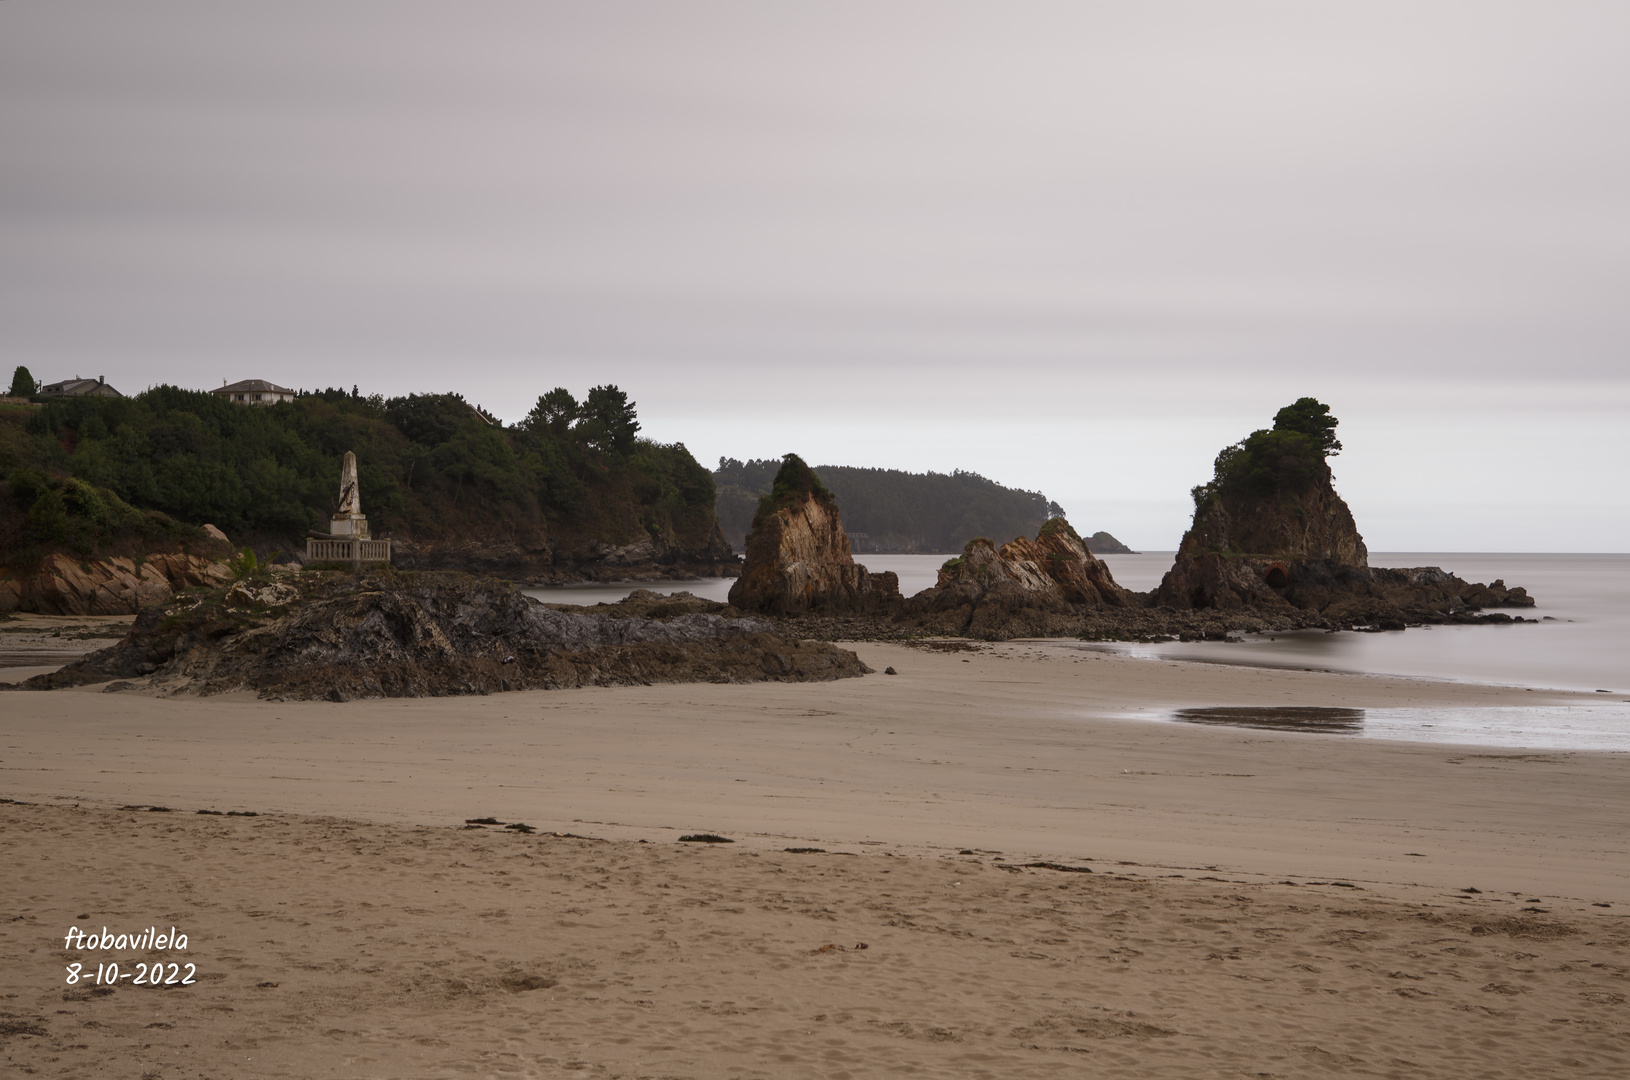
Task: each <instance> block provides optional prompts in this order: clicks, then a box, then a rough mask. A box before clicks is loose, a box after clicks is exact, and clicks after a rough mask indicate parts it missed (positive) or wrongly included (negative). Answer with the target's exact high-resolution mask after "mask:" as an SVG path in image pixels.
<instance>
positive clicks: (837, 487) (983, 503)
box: [713, 458, 1064, 552]
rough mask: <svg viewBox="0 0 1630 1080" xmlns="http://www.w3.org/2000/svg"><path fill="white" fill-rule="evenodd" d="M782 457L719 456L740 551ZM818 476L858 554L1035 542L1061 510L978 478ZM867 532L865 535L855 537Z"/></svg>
mask: <svg viewBox="0 0 1630 1080" xmlns="http://www.w3.org/2000/svg"><path fill="white" fill-rule="evenodd" d="M780 467H781V462H780V461H779V460H778V459H768V458H766V459H757V460H751V461H745V462H743V461H737V460H736V459H734V458H720V459H719V467H718V468H717V469H716V470H714V473H713V479H714V483H715V484H716V485H717V487H718V491H719V501H718V513H719V524H720V527H721V528H723V530H724V534H725V538H726V539H728V540H729V541H730V542H731V544H733V545H734V546H736V547H738V548H740V547H741V546H743V544H744V542H745V538H746V535H747V528H748V526H749V525H750V524H751V522H752V519H753V511H754V509H755V508H756V507H757V505H758V500H759V497H760V496H761V495H764V494H766V493H767V492H768V491H769V490H770V484H771V481H772V480H774V478H775V473H776V470H777V469H779V468H780ZM815 474H816V475H817V476H819V477H820V478H821V482H822V483H823V484H825V485H826V486H827V487H828V488H830V489H831V491H832V494H833V495H835V496H836V497H837V500H838V510H839V512H840V513H841V514H842V515H843V527H844V529H845V530H846V531H848V532H849V533H850V534H851V542H852V544H853V547H854V549H855V551H856V552H867V551H892V552H957V551H961V550H962V545H963V544H965V543H967V542H968V541H969V540H971V539H973V538H974V537H976V536H985V537H991V538H994V539H997V540H1010V539H1012V538H1013V537H1015V536H1020V535H1024V536H1033V535H1035V532H1036V530H1037V529H1038V528H1040V527H1041V524H1042V522H1044V521H1046V520H1047V519H1048V518H1050V517H1058V516H1061V515H1062V514H1063V512H1064V511H1063V509H1062V508H1060V507H1059V506H1058V504H1056V503H1054V502H1053V501H1052V500H1050V499H1048V498H1047V496H1045V495H1043V494H1042V493H1040V492H1039V491H1019V490H1016V489H1014V488H1009V487H1003V486H1002V485H1001V484H998V483H996V482H995V481H993V480H987V479H985V478H984V477H983V476H980V475H979V474H978V473H972V472H962V471H960V470H958V471H956V472H952V473H935V472H929V473H909V472H903V471H901V470H899V469H861V468H855V467H853V466H848V465H818V466H816V467H815ZM861 533H864V534H865V535H864V536H859V535H856V534H861Z"/></svg>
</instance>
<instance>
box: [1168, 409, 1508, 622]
mask: <svg viewBox="0 0 1630 1080" xmlns="http://www.w3.org/2000/svg"><path fill="white" fill-rule="evenodd" d="M1337 424H1338V421H1337V420H1336V418H1335V417H1333V416H1331V415H1330V410H1329V408H1328V407H1326V406H1325V405H1323V404H1321V403H1320V402H1318V401H1315V400H1314V399H1313V398H1301V399H1300V400H1298V401H1297V402H1295V403H1294V404H1292V405H1288V406H1286V407H1285V408H1283V409H1281V410H1279V412H1278V414H1277V415H1276V416H1275V417H1274V426H1273V428H1272V429H1271V430H1262V431H1256V432H1253V433H1252V434H1251V435H1250V436H1249V437H1247V438H1246V439H1245V440H1243V441H1242V442H1240V443H1238V444H1236V445H1234V446H1230V447H1228V448H1226V449H1225V450H1223V451H1222V453H1220V454H1218V455H1217V461H1216V467H1215V472H1214V476H1213V478H1212V480H1211V482H1210V483H1209V484H1205V485H1202V486H1200V487H1197V488H1195V489H1194V502H1195V510H1194V521H1193V524H1192V525H1191V526H1190V528H1189V530H1188V532H1187V533H1185V534H1184V536H1183V542H1182V543H1181V544H1180V545H1179V547H1178V551H1177V557H1176V559H1175V560H1174V562H1173V563H1172V568H1171V569H1170V570H1169V571H1167V573H1166V576H1165V578H1164V579H1163V580H1162V581H1161V583H1160V587H1159V588H1158V589H1157V590H1156V591H1155V593H1154V597H1153V599H1154V602H1155V603H1156V604H1158V605H1160V606H1162V607H1165V608H1170V609H1175V610H1179V611H1182V610H1189V609H1201V610H1206V609H1209V610H1215V611H1224V612H1226V611H1238V610H1253V611H1264V612H1273V611H1287V612H1288V611H1291V610H1293V609H1300V610H1302V611H1306V612H1316V613H1318V614H1319V615H1321V616H1323V617H1324V620H1325V621H1326V622H1329V623H1331V624H1332V625H1338V626H1339V625H1343V624H1347V623H1355V622H1373V621H1377V620H1379V621H1382V622H1386V623H1394V622H1395V623H1397V624H1398V625H1399V627H1400V628H1402V625H1403V622H1404V621H1406V620H1413V621H1419V620H1422V619H1427V618H1430V617H1431V616H1433V615H1434V614H1437V615H1448V614H1452V613H1453V612H1454V611H1455V610H1457V609H1462V608H1465V607H1477V606H1493V605H1496V604H1504V605H1508V606H1512V607H1525V606H1530V605H1532V603H1533V601H1532V600H1531V599H1529V598H1528V595H1527V593H1526V592H1525V591H1524V590H1522V589H1520V588H1517V589H1506V588H1505V586H1504V584H1503V583H1501V582H1496V583H1495V584H1494V585H1492V586H1484V585H1474V584H1471V583H1468V582H1465V581H1462V580H1461V579H1460V578H1457V577H1455V576H1454V575H1452V574H1446V573H1444V572H1443V571H1442V570H1440V569H1438V568H1436V567H1421V568H1417V569H1412V570H1377V569H1372V568H1371V567H1370V565H1369V552H1368V551H1367V549H1366V548H1365V546H1364V538H1363V537H1362V536H1360V535H1359V532H1358V526H1357V524H1356V523H1355V522H1354V521H1353V514H1352V511H1351V510H1349V509H1348V507H1347V504H1346V502H1344V501H1343V500H1342V498H1341V496H1340V495H1338V494H1336V489H1335V486H1334V483H1333V478H1332V476H1331V472H1330V466H1329V463H1328V462H1327V461H1326V457H1327V455H1334V454H1335V453H1337V452H1339V451H1340V449H1341V443H1340V442H1339V441H1337V439H1336V438H1335V429H1336V426H1337Z"/></svg>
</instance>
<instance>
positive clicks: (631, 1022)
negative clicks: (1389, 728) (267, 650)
mask: <svg viewBox="0 0 1630 1080" xmlns="http://www.w3.org/2000/svg"><path fill="white" fill-rule="evenodd" d="M857 648H858V650H859V651H860V652H861V654H862V656H863V657H864V658H865V659H866V660H867V661H868V662H869V663H870V664H871V665H872V666H873V667H876V668H878V669H879V671H881V670H882V668H883V667H884V666H886V665H893V666H895V667H896V668H898V669H899V671H900V672H901V674H899V675H898V676H894V677H889V676H883V675H874V676H868V677H867V678H865V679H856V680H847V681H843V682H839V683H831V684H814V685H809V684H805V685H779V684H776V685H758V686H676V687H652V688H623V689H600V690H582V691H571V692H562V693H547V692H529V693H520V694H508V695H494V696H492V697H486V698H462V699H438V700H429V701H405V702H404V701H390V702H355V703H350V704H345V705H333V704H327V703H302V704H296V703H279V704H270V703H265V702H259V701H255V700H252V699H248V698H244V699H237V700H223V699H219V698H217V699H206V700H198V699H190V698H177V699H167V700H166V699H158V698H153V697H148V696H143V695H139V694H130V693H121V694H101V693H98V692H96V689H95V688H86V689H82V690H75V691H59V692H55V693H50V694H17V693H9V694H5V695H3V696H0V710H3V715H4V719H3V720H0V794H3V795H5V796H7V797H9V798H13V799H18V800H22V801H24V802H26V803H29V804H31V805H15V804H11V805H4V806H0V829H3V831H0V866H4V867H5V868H6V871H7V872H6V876H5V884H4V885H3V886H0V899H3V900H4V901H5V909H4V910H0V960H3V961H4V963H0V1013H4V1014H6V1015H4V1016H0V1062H3V1063H4V1067H3V1068H0V1072H17V1073H23V1072H24V1071H26V1070H32V1071H33V1074H35V1075H87V1076H88V1075H128V1076H142V1075H147V1074H153V1075H158V1076H162V1077H193V1076H310V1075H334V1076H382V1077H383V1076H455V1075H456V1076H472V1075H474V1076H482V1075H493V1076H500V1075H502V1076H576V1075H581V1076H596V1077H598V1076H626V1077H681V1076H683V1077H693V1076H694V1077H715V1076H719V1077H743V1078H746V1077H753V1076H762V1077H772V1076H775V1077H781V1076H809V1077H843V1076H852V1077H860V1076H868V1077H873V1076H875V1077H882V1076H899V1075H918V1076H959V1077H960V1076H991V1077H1012V1076H1053V1075H1067V1076H1075V1075H1092V1076H1098V1075H1104V1076H1184V1077H1193V1076H1237V1075H1277V1076H1289V1077H1294V1076H1304V1075H1315V1074H1324V1073H1335V1074H1352V1075H1381V1076H1433V1077H1458V1076H1466V1077H1472V1076H1476V1077H1499V1076H1525V1077H1533V1076H1553V1075H1567V1076H1602V1077H1608V1076H1614V1077H1617V1076H1622V1075H1625V1074H1626V1072H1627V1071H1630V1006H1627V1004H1626V998H1627V997H1630V925H1627V924H1626V921H1625V919H1624V916H1625V914H1626V913H1630V857H1627V855H1626V846H1627V841H1626V838H1627V837H1630V828H1627V827H1630V784H1627V783H1626V766H1627V765H1630V756H1627V755H1623V754H1603V753H1556V752H1545V753H1522V752H1509V751H1497V750H1473V749H1468V748H1464V747H1444V746H1434V745H1429V744H1407V743H1384V742H1379V741H1370V740H1361V739H1351V738H1332V737H1327V736H1311V735H1286V734H1277V733H1270V732H1259V731H1243V730H1229V729H1215V728H1201V727H1190V726H1179V725H1171V724H1159V723H1149V722H1142V721H1135V720H1126V719H1113V718H1112V717H1117V716H1122V715H1124V714H1127V713H1131V712H1133V711H1134V710H1137V709H1139V708H1143V709H1152V708H1154V707H1156V706H1168V705H1170V706H1180V705H1245V704H1275V705H1286V704H1303V705H1338V706H1339V705H1349V706H1357V707H1365V706H1370V707H1381V706H1400V705H1410V704H1418V705H1453V704H1462V705H1467V706H1477V705H1498V704H1513V703H1517V704H1534V703H1538V702H1542V701H1551V700H1566V698H1563V697H1558V696H1556V695H1546V694H1542V693H1528V692H1524V691H1522V690H1521V689H1501V688H1488V687H1470V686H1454V685H1445V684H1434V683H1427V682H1422V681H1416V680H1399V679H1384V678H1375V677H1361V676H1345V675H1330V674H1319V673H1307V672H1285V671H1265V670H1251V669H1241V668H1229V667H1219V666H1215V665H1194V664H1172V663H1165V662H1157V661H1147V660H1134V659H1124V658H1117V657H1110V656H1103V655H1098V654H1093V653H1086V652H1082V651H1080V650H1078V649H1076V648H1074V647H1072V646H1070V645H1068V644H1064V643H1049V644H1043V645H1036V644H1011V645H1006V646H999V647H996V648H994V649H989V650H986V651H981V652H978V653H973V654H956V653H951V654H935V653H928V652H924V651H921V650H917V649H910V648H906V647H903V646H898V645H870V644H868V645H860V646H857ZM150 804H158V805H164V806H170V807H174V808H175V810H174V811H173V812H170V813H158V812H152V811H146V810H126V811H121V810H119V809H117V807H119V806H122V805H143V806H145V805H150ZM200 808H206V809H213V810H220V811H227V810H254V811H258V812H259V813H260V815H261V816H258V817H245V818H226V817H212V816H200V815H198V814H197V813H196V811H197V810H198V809H200ZM486 815H493V816H496V817H497V818H499V819H500V820H502V821H505V822H514V821H522V822H527V823H529V824H531V825H532V826H534V827H536V828H538V829H540V830H547V831H548V832H551V833H552V832H562V833H566V832H570V833H577V834H581V835H585V836H593V837H597V838H602V839H597V840H578V839H571V838H563V837H556V836H551V835H546V834H545V833H542V832H540V833H536V834H531V835H527V834H521V833H517V832H512V831H507V830H504V829H501V828H498V827H488V828H478V829H464V828H463V827H462V826H463V822H464V819H466V818H471V817H479V816H486ZM693 831H707V832H715V833H721V834H724V835H728V836H731V837H733V838H735V839H736V840H737V843H735V844H731V845H708V846H702V845H692V844H680V843H677V842H676V841H677V839H678V837H679V836H680V835H681V834H682V833H685V832H693ZM640 840H646V841H650V842H649V843H639V842H638V841H640ZM786 847H821V848H825V849H827V852H828V853H827V854H789V853H786V852H785V851H783V850H782V849H783V848H786ZM963 852H967V853H963ZM840 853H844V854H840ZM1030 862H1049V863H1054V864H1057V865H1061V866H1069V867H1091V868H1092V870H1093V871H1094V872H1093V873H1091V874H1087V873H1078V872H1069V871H1064V870H1058V869H1049V868H1025V867H1022V866H1020V865H1019V864H1023V863H1030ZM1468 887H1470V888H1475V889H1478V890H1481V891H1479V892H1475V893H1473V892H1463V891H1461V890H1462V889H1465V888H1468ZM104 924H105V925H107V926H108V927H109V928H110V929H112V930H114V931H117V930H120V929H123V928H126V927H129V926H131V925H135V924H139V925H140V926H143V927H145V926H148V925H151V924H161V925H162V927H164V928H166V929H167V928H168V927H169V926H171V925H174V926H176V927H178V928H179V929H181V930H182V931H183V932H185V933H187V934H188V935H189V947H188V950H187V954H186V957H187V959H189V960H190V961H192V962H194V963H196V964H197V965H198V971H199V973H200V981H199V982H198V983H197V984H196V985H194V986H191V987H187V988H185V989H175V988H170V989H151V990H150V989H147V988H144V987H141V988H138V987H133V986H130V985H129V980H126V981H125V982H124V983H121V985H120V986H119V987H118V988H117V989H116V990H115V992H114V993H112V994H108V995H98V994H96V993H95V989H96V988H94V987H92V988H86V987H84V986H82V985H81V986H78V987H74V988H69V987H66V986H65V985H63V978H64V969H63V965H64V964H66V963H68V962H70V961H71V959H72V958H73V957H75V956H77V957H78V958H79V959H80V960H81V961H82V962H84V961H88V962H89V963H90V964H91V967H92V969H93V970H94V967H95V963H96V961H97V960H98V959H103V960H105V959H110V958H111V959H118V960H120V961H121V964H122V965H125V964H128V963H129V962H131V961H134V960H138V959H142V957H140V956H138V954H137V953H135V952H133V951H131V950H128V949H127V950H124V951H118V950H115V951H114V953H113V954H111V955H110V954H101V953H92V952H86V951H79V952H65V951H64V949H63V942H62V936H63V935H64V934H65V933H66V932H67V930H68V927H69V926H70V925H79V926H80V927H81V928H86V927H94V928H95V929H98V930H99V929H101V927H102V926H103V925H104ZM860 943H865V944H866V946H867V948H865V949H856V948H855V947H854V946H856V945H857V944H860ZM829 945H830V946H833V947H832V948H826V946H829ZM169 959H176V957H175V956H173V955H172V956H171V957H169ZM126 970H129V968H128V967H126ZM262 984H275V985H262Z"/></svg>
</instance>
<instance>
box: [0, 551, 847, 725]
mask: <svg viewBox="0 0 1630 1080" xmlns="http://www.w3.org/2000/svg"><path fill="white" fill-rule="evenodd" d="M646 596H647V597H649V594H646ZM717 606H718V605H709V604H707V602H705V601H698V602H697V603H696V604H693V605H688V606H687V605H684V604H683V603H680V604H677V605H675V604H672V603H670V604H669V605H668V606H667V608H666V609H665V610H659V609H660V608H661V605H655V604H651V603H645V604H644V605H643V608H642V606H641V604H640V603H639V602H636V603H634V604H630V605H628V606H627V607H626V609H624V610H617V611H611V612H605V613H602V612H599V611H587V610H582V609H567V608H562V607H556V606H550V605H545V604H541V603H539V602H537V601H536V600H533V599H531V598H530V597H528V596H526V595H524V594H523V593H521V592H520V591H519V590H518V589H517V588H516V586H514V585H513V584H511V583H508V582H502V581H495V580H491V579H478V578H473V577H469V576H467V575H464V574H457V573H399V572H393V571H390V570H382V571H378V572H375V573H370V574H367V575H362V576H354V575H352V574H348V573H341V572H333V573H319V572H309V571H308V572H305V573H289V574H281V575H275V576H272V577H269V578H266V579H262V580H257V581H247V582H239V583H236V584H234V585H232V586H230V587H227V588H219V589H213V590H200V591H196V592H189V593H184V594H181V595H178V596H175V597H172V598H171V599H169V600H167V601H166V602H164V603H161V604H156V605H154V606H152V607H149V608H146V609H145V610H143V611H142V613H141V614H140V615H139V616H138V617H137V619H136V622H135V624H134V625H133V626H132V627H131V630H130V632H129V633H128V634H127V635H126V636H125V638H124V639H123V640H122V641H120V642H119V643H118V644H117V645H115V646H113V647H112V648H108V649H103V650H101V651H99V652H95V653H92V654H90V655H88V656H86V657H85V658H84V659H82V660H80V661H79V662H77V663H74V664H70V665H69V666H67V667H65V668H63V669H62V670H60V671H57V672H54V673H52V674H49V675H41V676H36V677H35V678H33V679H30V680H28V681H27V682H25V683H23V684H22V688H23V689H34V690H49V689H55V688H58V687H64V686H75V685H85V684H89V683H99V682H109V681H110V680H142V683H141V685H143V686H146V687H151V688H153V689H157V690H160V691H163V692H166V693H193V694H217V693H225V692H229V691H242V690H248V691H254V692H256V693H258V694H259V695H260V696H261V697H264V698H272V699H285V698H293V699H327V700H331V701H344V700H347V699H350V698H367V697H373V698H377V697H437V696H445V695H452V694H471V693H489V692H493V691H500V690H522V689H534V688H538V689H556V688H565V687H577V686H621V685H645V684H649V683H661V682H761V681H766V680H770V681H781V682H802V681H811V680H826V679H839V678H846V677H850V676H855V675H862V674H865V673H866V672H867V671H868V670H869V669H868V668H866V666H865V665H864V664H862V663H861V662H860V659H859V658H858V657H857V656H856V655H855V654H854V653H852V652H849V651H847V650H844V649H839V648H835V647H834V646H832V645H828V644H824V643H821V642H812V641H798V640H795V639H792V638H790V637H788V636H787V635H786V633H785V631H784V629H783V628H782V627H778V626H776V625H774V624H772V623H769V622H766V621H764V620H761V619H752V618H739V617H726V616H724V615H721V614H710V613H705V612H704V611H703V610H699V608H707V607H717ZM641 612H643V613H641ZM131 685H132V686H134V685H135V684H131ZM123 688H126V687H123V686H121V685H120V683H119V682H113V683H112V684H111V685H110V687H109V689H123Z"/></svg>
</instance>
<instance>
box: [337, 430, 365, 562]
mask: <svg viewBox="0 0 1630 1080" xmlns="http://www.w3.org/2000/svg"><path fill="white" fill-rule="evenodd" d="M328 531H329V532H330V533H331V534H333V535H334V536H336V537H340V536H343V537H347V538H349V539H352V540H366V539H368V518H367V516H366V515H364V514H363V512H362V494H361V492H359V491H358V490H357V456H356V455H355V454H353V453H352V452H351V451H349V450H347V451H346V452H345V461H344V463H343V464H342V465H341V466H340V507H339V509H338V510H336V511H334V517H333V519H332V520H331V521H330V522H329V524H328Z"/></svg>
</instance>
